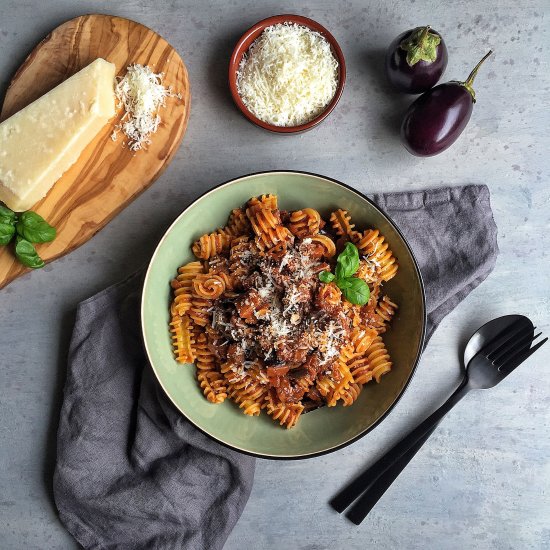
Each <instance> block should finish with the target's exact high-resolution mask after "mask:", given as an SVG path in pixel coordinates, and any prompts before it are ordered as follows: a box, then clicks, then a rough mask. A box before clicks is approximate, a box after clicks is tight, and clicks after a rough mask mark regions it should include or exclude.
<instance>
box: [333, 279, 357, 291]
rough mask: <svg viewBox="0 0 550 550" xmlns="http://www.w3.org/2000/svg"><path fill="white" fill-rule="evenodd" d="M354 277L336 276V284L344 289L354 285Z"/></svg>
mask: <svg viewBox="0 0 550 550" xmlns="http://www.w3.org/2000/svg"><path fill="white" fill-rule="evenodd" d="M352 279H353V277H350V278H349V279H338V278H336V286H337V287H338V288H339V289H341V290H344V288H349V287H350V286H351V285H352V282H351V281H352Z"/></svg>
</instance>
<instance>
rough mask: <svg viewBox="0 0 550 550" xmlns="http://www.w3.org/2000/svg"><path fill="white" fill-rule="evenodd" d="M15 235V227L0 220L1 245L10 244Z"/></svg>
mask: <svg viewBox="0 0 550 550" xmlns="http://www.w3.org/2000/svg"><path fill="white" fill-rule="evenodd" d="M14 235H15V227H14V226H13V225H12V224H11V223H5V222H3V221H1V220H0V245H4V244H8V243H9V242H10V241H11V240H12V238H13V236H14Z"/></svg>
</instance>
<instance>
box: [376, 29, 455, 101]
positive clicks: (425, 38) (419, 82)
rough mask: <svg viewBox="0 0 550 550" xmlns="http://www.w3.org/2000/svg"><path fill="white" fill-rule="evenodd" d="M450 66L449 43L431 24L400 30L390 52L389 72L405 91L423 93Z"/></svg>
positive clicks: (387, 64) (399, 88)
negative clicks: (401, 32)
mask: <svg viewBox="0 0 550 550" xmlns="http://www.w3.org/2000/svg"><path fill="white" fill-rule="evenodd" d="M446 67H447V46H445V42H444V41H443V38H442V37H441V35H440V34H439V33H438V32H437V31H434V30H433V29H432V28H430V26H427V27H417V28H416V29H411V30H408V31H406V32H404V33H403V34H400V35H399V36H398V37H397V38H396V39H395V40H394V41H393V42H392V43H391V44H390V47H389V48H388V51H387V52H386V75H387V76H388V80H389V81H390V82H391V83H392V84H393V86H394V87H395V88H397V89H398V90H399V91H401V92H406V93H408V94H421V93H422V92H425V91H426V90H429V89H430V88H431V87H432V86H435V85H436V84H437V82H438V80H439V79H440V78H441V75H442V74H443V72H444V71H445V68H446Z"/></svg>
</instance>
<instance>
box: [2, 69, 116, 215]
mask: <svg viewBox="0 0 550 550" xmlns="http://www.w3.org/2000/svg"><path fill="white" fill-rule="evenodd" d="M114 78H115V66H114V65H113V64H112V63H109V62H108V61H105V60H104V59H96V60H95V61H94V62H93V63H91V64H90V65H88V66H87V67H85V68H84V69H82V70H81V71H79V72H78V73H76V74H74V75H73V76H71V77H70V78H68V79H67V80H65V81H64V82H62V83H61V84H59V86H57V87H56V88H54V89H53V90H51V91H49V92H48V93H47V94H45V95H43V96H42V97H40V98H39V99H37V100H36V101H34V102H33V103H31V104H30V105H28V106H27V107H25V108H24V109H22V110H21V111H19V112H18V113H15V114H14V115H13V116H11V117H10V118H8V119H7V120H5V121H4V122H2V124H0V200H1V201H3V202H4V203H6V205H7V206H8V207H9V208H11V209H12V210H15V211H23V210H28V209H29V208H31V207H32V206H33V204H35V203H36V202H38V201H39V200H40V199H41V198H42V197H44V196H45V195H46V193H47V192H48V191H49V190H50V189H51V187H52V186H53V184H54V183H55V182H56V181H57V180H58V179H59V178H60V177H61V176H62V175H63V173H64V172H65V171H66V170H68V169H69V168H70V167H71V166H72V165H73V164H74V163H75V162H76V160H77V159H78V157H79V156H80V154H81V153H82V151H83V150H84V148H85V147H86V146H87V145H88V144H89V143H90V142H91V141H92V140H93V138H94V137H95V136H96V135H97V134H98V132H99V131H100V130H101V128H103V126H105V124H106V123H107V122H108V121H109V119H110V118H111V117H113V116H114V114H115V94H114Z"/></svg>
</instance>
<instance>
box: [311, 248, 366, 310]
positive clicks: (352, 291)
mask: <svg viewBox="0 0 550 550" xmlns="http://www.w3.org/2000/svg"><path fill="white" fill-rule="evenodd" d="M358 269H359V250H358V249H357V247H356V246H355V245H354V244H353V243H346V247H345V248H344V250H342V252H340V254H339V255H338V258H337V260H336V269H335V270H334V274H333V273H331V272H330V271H321V273H319V279H320V280H321V281H322V282H323V283H330V282H332V281H335V283H336V286H338V288H339V289H340V290H341V291H342V294H343V295H344V298H345V299H346V300H347V301H348V302H351V303H352V304H355V305H358V306H363V305H365V304H366V303H367V302H368V301H369V298H370V289H369V285H368V284H367V283H366V282H365V281H363V279H359V278H357V277H354V276H353V275H354V274H355V273H356V272H357V270H358Z"/></svg>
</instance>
